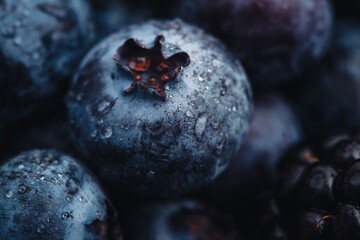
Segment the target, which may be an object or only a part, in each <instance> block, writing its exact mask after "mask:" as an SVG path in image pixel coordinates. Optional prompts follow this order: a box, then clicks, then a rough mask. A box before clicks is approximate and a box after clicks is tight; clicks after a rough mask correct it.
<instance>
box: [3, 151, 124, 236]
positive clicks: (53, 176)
mask: <svg viewBox="0 0 360 240" xmlns="http://www.w3.org/2000/svg"><path fill="white" fill-rule="evenodd" d="M0 202H1V204H0V239H17V240H23V239H24V240H25V239H38V240H45V239H46V240H55V239H113V240H115V239H116V240H120V239H122V232H121V230H120V228H119V224H118V222H117V214H116V212H115V210H114V209H113V207H112V205H111V204H110V203H109V200H108V199H107V197H106V196H105V194H104V192H103V191H102V189H101V188H100V186H99V184H98V183H97V181H96V179H95V178H94V177H93V175H92V174H91V173H89V172H88V170H87V169H85V168H84V167H83V166H81V165H80V164H79V163H78V162H77V161H75V159H73V158H72V157H70V156H67V155H63V154H61V153H59V152H57V151H55V150H33V151H29V152H24V153H21V154H19V155H18V156H16V157H14V158H12V159H10V160H8V161H6V162H4V163H3V164H2V165H0Z"/></svg>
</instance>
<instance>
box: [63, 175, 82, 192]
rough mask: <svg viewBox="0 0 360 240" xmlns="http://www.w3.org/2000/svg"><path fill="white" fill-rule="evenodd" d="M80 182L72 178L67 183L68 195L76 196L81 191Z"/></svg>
mask: <svg viewBox="0 0 360 240" xmlns="http://www.w3.org/2000/svg"><path fill="white" fill-rule="evenodd" d="M79 186H80V182H79V180H78V179H77V178H70V179H69V180H67V182H66V189H67V191H68V193H70V194H75V193H77V191H78V190H79Z"/></svg>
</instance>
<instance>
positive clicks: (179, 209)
mask: <svg viewBox="0 0 360 240" xmlns="http://www.w3.org/2000/svg"><path fill="white" fill-rule="evenodd" d="M128 225H129V227H128V229H129V231H128V233H129V235H130V239H133V240H158V239H166V240H188V239H197V240H200V239H207V240H221V239H226V240H235V239H237V240H239V239H241V238H240V236H239V231H238V230H237V227H236V226H237V225H236V223H235V221H234V220H233V219H232V217H231V216H230V215H228V214H225V213H222V212H219V211H217V210H216V209H214V208H213V207H211V206H208V205H205V204H203V203H201V202H198V201H193V200H177V201H168V202H156V203H152V204H147V205H145V206H142V207H140V208H139V209H137V211H135V212H134V213H133V215H132V216H131V217H130V218H129V220H128Z"/></svg>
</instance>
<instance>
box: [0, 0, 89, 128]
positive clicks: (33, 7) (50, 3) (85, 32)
mask: <svg viewBox="0 0 360 240" xmlns="http://www.w3.org/2000/svg"><path fill="white" fill-rule="evenodd" d="M0 4H1V8H0V78H1V82H0V89H1V90H0V109H1V110H0V117H1V118H3V119H6V120H8V121H12V120H14V119H20V118H22V117H24V116H27V115H29V114H31V113H32V112H33V111H34V109H38V108H39V106H41V107H44V106H47V105H48V104H49V102H48V100H49V99H51V100H52V101H54V102H61V101H62V96H61V93H64V92H65V89H66V87H67V83H68V81H67V80H69V77H70V76H71V75H72V72H73V70H74V67H75V66H76V65H77V63H78V60H79V58H80V57H81V55H82V54H83V53H84V52H85V51H86V49H87V48H88V47H89V45H90V43H91V42H92V38H93V34H92V32H93V30H92V24H91V15H90V14H91V13H90V11H89V6H88V4H87V2H86V1H84V0H80V1H78V0H69V1H61V0H32V1H25V0H19V1H13V0H2V1H0ZM49 105H51V107H53V106H52V105H53V104H52V102H51V103H50V104H49Z"/></svg>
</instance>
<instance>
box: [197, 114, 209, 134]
mask: <svg viewBox="0 0 360 240" xmlns="http://www.w3.org/2000/svg"><path fill="white" fill-rule="evenodd" d="M207 118H208V117H207V114H206V113H204V114H202V115H200V117H199V118H198V119H197V120H196V123H195V136H196V138H197V140H198V141H201V139H202V137H203V135H204V131H205V129H206V123H207Z"/></svg>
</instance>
